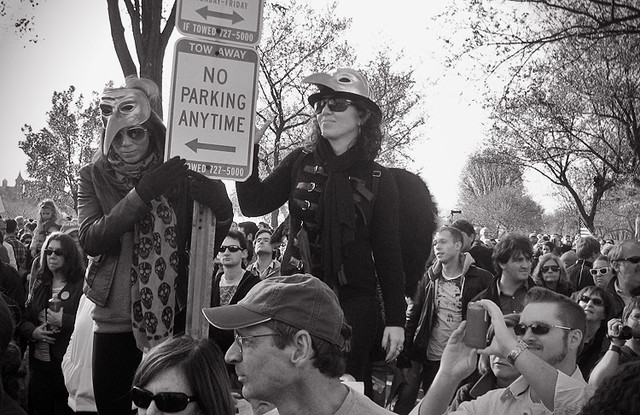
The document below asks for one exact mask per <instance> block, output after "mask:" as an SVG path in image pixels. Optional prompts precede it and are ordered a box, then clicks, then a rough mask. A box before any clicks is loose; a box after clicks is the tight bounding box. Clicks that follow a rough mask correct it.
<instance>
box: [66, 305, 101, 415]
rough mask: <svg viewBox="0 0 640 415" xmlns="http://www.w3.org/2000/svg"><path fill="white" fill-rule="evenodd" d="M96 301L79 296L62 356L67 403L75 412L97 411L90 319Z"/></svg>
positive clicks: (93, 414)
mask: <svg viewBox="0 0 640 415" xmlns="http://www.w3.org/2000/svg"><path fill="white" fill-rule="evenodd" d="M94 308H95V304H93V303H92V302H91V300H89V299H88V298H87V296H86V295H84V294H83V295H82V297H80V302H79V303H78V312H77V313H76V321H75V325H74V327H73V334H72V335H71V339H70V340H69V345H68V346H67V351H66V352H65V354H64V357H63V358H62V374H63V376H64V384H65V386H66V388H67V391H68V392H69V399H67V404H68V405H69V408H71V410H72V411H73V413H74V414H76V415H97V414H98V410H97V408H96V398H95V396H94V393H93V382H92V379H93V371H92V370H91V364H92V361H93V319H92V318H91V313H92V312H93V309H94Z"/></svg>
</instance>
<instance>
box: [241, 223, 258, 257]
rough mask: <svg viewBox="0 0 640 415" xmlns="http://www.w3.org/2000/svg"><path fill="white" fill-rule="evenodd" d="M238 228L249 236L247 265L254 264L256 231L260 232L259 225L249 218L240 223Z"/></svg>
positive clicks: (245, 235)
mask: <svg viewBox="0 0 640 415" xmlns="http://www.w3.org/2000/svg"><path fill="white" fill-rule="evenodd" d="M238 230H239V231H240V232H242V234H243V235H244V237H245V238H247V242H248V244H247V253H248V256H247V265H249V264H252V263H253V262H254V261H255V260H256V258H255V255H254V252H253V240H254V239H255V236H256V232H258V225H256V223H255V222H253V221H250V220H247V221H244V222H240V223H238Z"/></svg>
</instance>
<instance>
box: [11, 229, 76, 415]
mask: <svg viewBox="0 0 640 415" xmlns="http://www.w3.org/2000/svg"><path fill="white" fill-rule="evenodd" d="M40 256H41V258H42V261H41V264H40V268H39V269H38V270H37V272H36V274H35V275H33V276H32V278H33V281H34V282H33V285H32V291H31V292H30V293H29V299H28V300H27V307H26V312H25V316H24V319H23V321H22V323H21V325H20V333H21V335H22V336H23V337H24V338H25V339H28V340H29V341H30V342H31V343H30V347H29V413H33V414H55V415H58V414H70V413H71V410H70V408H69V407H68V406H67V398H68V396H69V394H68V392H67V389H66V388H65V385H64V377H63V375H62V358H63V357H64V353H65V351H66V350H67V345H68V344H69V339H70V338H71V333H72V332H73V326H74V323H75V319H76V312H77V310H78V303H79V302H80V296H81V295H82V284H83V277H84V264H83V263H82V260H81V258H80V255H79V254H78V250H77V249H76V245H75V244H74V243H73V240H72V239H71V238H70V237H69V236H68V235H65V234H63V233H61V232H54V233H52V234H50V235H49V236H48V237H47V239H46V240H45V242H44V244H43V245H42V252H41V254H40ZM50 299H51V300H52V301H50Z"/></svg>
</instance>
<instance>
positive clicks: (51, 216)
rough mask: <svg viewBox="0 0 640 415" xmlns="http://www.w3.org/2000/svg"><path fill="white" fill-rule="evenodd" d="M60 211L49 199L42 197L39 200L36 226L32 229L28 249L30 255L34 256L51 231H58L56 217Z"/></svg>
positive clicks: (58, 226)
mask: <svg viewBox="0 0 640 415" xmlns="http://www.w3.org/2000/svg"><path fill="white" fill-rule="evenodd" d="M59 216H60V212H59V211H58V206H56V204H55V202H54V201H53V200H51V199H44V200H43V201H42V202H40V206H39V208H38V221H37V222H36V228H35V230H34V231H33V239H32V240H31V245H30V246H29V249H30V250H31V256H32V257H34V258H35V257H36V255H37V253H38V252H40V249H41V248H42V243H43V242H44V240H45V239H46V237H47V235H49V234H50V233H51V232H55V231H59V230H60V225H59V224H58V218H59Z"/></svg>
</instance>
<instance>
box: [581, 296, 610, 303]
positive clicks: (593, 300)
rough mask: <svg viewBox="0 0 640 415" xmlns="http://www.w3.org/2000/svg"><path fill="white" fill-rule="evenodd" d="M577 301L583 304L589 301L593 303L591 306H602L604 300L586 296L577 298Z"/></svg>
mask: <svg viewBox="0 0 640 415" xmlns="http://www.w3.org/2000/svg"><path fill="white" fill-rule="evenodd" d="M579 301H582V302H583V303H585V304H588V303H589V301H591V302H592V303H593V305H604V300H603V299H602V298H598V297H588V296H586V295H583V296H581V297H580V298H579Z"/></svg>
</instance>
